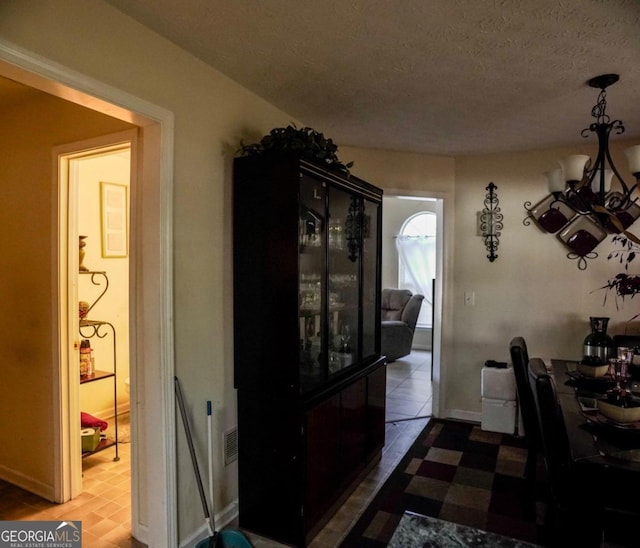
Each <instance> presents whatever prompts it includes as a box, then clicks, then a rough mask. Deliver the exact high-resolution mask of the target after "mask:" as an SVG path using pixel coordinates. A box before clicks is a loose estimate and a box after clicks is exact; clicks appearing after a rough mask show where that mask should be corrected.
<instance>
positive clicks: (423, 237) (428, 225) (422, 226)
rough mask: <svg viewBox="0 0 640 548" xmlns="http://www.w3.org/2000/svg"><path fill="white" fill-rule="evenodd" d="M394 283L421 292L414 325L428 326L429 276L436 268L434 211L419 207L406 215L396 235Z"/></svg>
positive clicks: (430, 287)
mask: <svg viewBox="0 0 640 548" xmlns="http://www.w3.org/2000/svg"><path fill="white" fill-rule="evenodd" d="M396 247H397V248H398V258H399V265H398V287H400V288H402V289H409V290H410V291H411V292H413V293H420V294H422V295H424V300H423V301H422V308H421V309H420V315H419V316H418V327H432V317H433V314H432V311H433V279H434V278H435V272H436V215H435V213H431V212H429V211H421V212H419V213H416V214H414V215H412V216H411V217H409V218H408V219H407V220H406V221H405V222H404V223H403V224H402V228H401V229H400V234H398V237H397V238H396Z"/></svg>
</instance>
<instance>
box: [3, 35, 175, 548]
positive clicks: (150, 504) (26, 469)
mask: <svg viewBox="0 0 640 548" xmlns="http://www.w3.org/2000/svg"><path fill="white" fill-rule="evenodd" d="M0 77H4V78H8V79H11V80H13V81H15V82H18V83H20V84H22V85H25V86H28V87H31V88H33V89H35V90H38V91H40V92H44V93H45V94H48V95H49V96H50V97H54V98H57V99H63V101H61V103H60V104H66V105H76V106H80V107H82V108H84V109H86V116H87V117H88V119H94V120H95V117H96V113H98V116H100V115H106V116H109V117H111V118H112V119H114V120H120V121H124V122H127V123H129V124H132V125H133V126H135V128H136V131H137V132H138V134H139V136H140V142H141V143H143V146H141V149H140V153H139V163H138V168H139V169H138V173H139V181H138V182H139V184H138V188H137V189H136V192H137V193H138V194H139V195H140V196H144V201H142V200H139V201H135V200H134V201H133V203H135V204H137V205H136V206H135V207H134V208H132V211H131V218H132V219H131V220H132V227H133V226H135V227H137V228H136V229H135V230H132V233H133V234H135V239H134V240H132V242H131V250H130V252H131V253H130V261H131V266H132V268H134V269H135V276H132V280H133V282H134V283H133V284H132V287H131V306H130V311H131V314H130V318H131V326H132V328H131V329H132V337H131V342H132V344H131V352H130V354H131V358H132V362H135V363H136V370H135V373H134V376H135V379H132V383H131V392H132V393H131V401H132V406H136V407H137V408H138V409H139V413H138V414H137V416H138V420H137V421H136V423H134V424H132V425H131V426H132V431H134V430H135V431H137V437H138V438H140V439H142V441H141V443H140V444H139V447H138V450H136V451H134V453H133V454H132V462H133V465H132V485H133V486H134V490H135V492H137V496H135V497H134V498H135V501H134V505H133V507H132V529H133V533H134V536H135V537H136V538H137V539H139V540H141V541H143V542H145V543H146V544H148V545H153V546H159V547H164V546H167V547H168V546H174V545H175V544H176V542H177V541H176V539H177V523H176V514H177V511H176V485H175V483H176V479H175V439H174V438H175V434H174V430H175V428H174V425H175V413H174V406H173V383H172V379H173V371H174V366H173V355H174V352H173V335H172V329H171V317H172V310H171V307H172V285H173V284H172V249H171V241H172V238H171V218H172V216H171V203H172V202H171V200H172V191H171V181H172V172H173V166H172V158H173V150H172V148H173V115H172V113H170V112H169V111H166V110H164V109H162V108H160V107H157V106H155V105H152V104H150V103H147V102H146V101H144V100H140V99H138V98H134V97H131V96H129V95H127V94H126V93H122V92H120V91H118V90H117V89H114V88H112V87H110V86H108V85H105V84H102V83H101V82H98V81H95V80H91V79H89V78H86V77H85V76H83V75H80V74H77V73H75V72H73V71H69V70H67V69H65V68H64V67H61V66H59V65H56V64H55V63H49V62H48V61H47V60H46V59H43V58H42V57H36V56H33V57H32V56H30V55H29V54H28V53H27V52H24V51H21V52H18V53H16V52H15V51H14V50H13V49H12V48H10V47H6V46H5V45H4V44H2V43H0ZM98 96H99V97H100V98H98ZM12 108H13V107H12ZM82 116H85V115H84V114H83V115H82ZM28 119H29V120H32V121H33V122H34V123H40V124H41V125H42V124H45V123H47V122H48V123H51V122H52V120H53V118H52V117H51V116H46V117H39V118H38V117H30V118H28ZM72 119H73V118H72ZM16 120H17V122H21V123H22V129H21V131H20V132H17V134H16V135H19V136H27V135H29V136H31V140H32V141H33V140H34V139H33V136H42V135H46V134H47V133H48V132H49V131H50V129H51V128H50V127H48V126H47V127H46V128H44V129H43V128H42V127H36V128H34V129H33V130H32V131H31V132H29V131H28V130H26V129H25V127H24V124H25V120H26V119H25V118H24V117H20V118H18V117H16ZM75 121H76V122H77V119H75ZM68 123H71V122H70V121H69V122H68ZM71 127H72V128H73V130H74V131H75V136H76V138H77V137H78V131H77V128H76V127H75V126H71ZM120 127H121V126H120ZM129 127H131V126H129ZM111 131H114V129H111ZM94 134H95V133H94ZM80 137H81V135H80ZM14 140H15V139H14ZM69 140H71V139H66V140H61V141H58V142H67V141H69ZM25 146H26V147H28V146H30V145H29V143H28V142H27V143H25ZM50 151H51V148H50V149H49V155H50ZM8 157H10V156H8ZM49 158H50V156H49ZM53 160H54V164H57V158H54V159H53ZM44 164H45V165H46V166H47V167H49V168H50V167H51V160H50V159H49V161H47V160H46V159H45V162H44ZM39 165H42V162H40V164H39ZM10 166H13V167H14V168H17V167H19V166H21V167H23V168H24V167H29V168H31V167H34V166H33V165H30V164H28V163H22V164H19V165H18V164H17V163H16V162H11V163H10ZM54 170H55V167H54ZM50 173H51V170H50V169H49V175H48V176H47V175H45V176H44V178H42V177H39V178H34V177H31V178H30V179H29V178H27V180H28V183H27V182H26V181H25V185H24V187H25V189H27V190H28V191H30V192H31V193H32V195H33V192H34V184H33V181H37V182H39V183H42V182H45V184H49V185H50V186H49V187H48V189H43V190H44V192H47V190H48V192H47V193H46V195H45V194H44V193H43V194H41V195H39V199H40V200H41V201H42V203H43V204H46V207H49V209H46V208H45V209H43V210H42V212H41V213H40V218H41V220H42V221H43V223H42V224H43V225H44V226H43V228H42V229H41V230H39V232H38V233H37V236H38V237H37V238H33V239H32V240H33V241H34V242H37V243H38V246H39V247H38V248H37V249H38V254H37V256H35V255H34V259H35V258H37V259H39V263H38V264H37V267H38V268H35V269H34V268H32V269H31V270H30V271H31V272H32V273H38V274H40V275H41V276H46V277H47V279H44V280H42V283H38V284H35V283H34V284H32V285H30V286H29V287H30V288H34V289H35V290H36V292H38V291H40V289H42V291H40V292H42V293H43V296H40V294H39V293H38V294H37V295H36V297H37V299H36V302H42V305H41V306H40V309H39V314H37V315H33V316H32V317H34V318H39V319H42V320H43V321H45V322H48V323H47V324H46V331H44V332H41V333H42V334H46V336H44V337H40V338H39V339H38V340H39V342H41V341H43V340H44V341H46V344H49V345H50V348H49V351H48V352H47V351H45V352H40V353H38V354H37V356H42V360H41V363H39V364H38V365H37V367H33V368H32V370H31V373H32V377H31V378H39V379H41V380H42V382H43V383H45V384H46V386H44V385H43V387H42V388H38V389H34V387H33V386H32V387H31V390H30V391H29V392H27V394H29V393H35V394H38V395H39V396H40V397H44V401H43V402H39V403H38V404H37V405H32V406H31V409H32V411H33V413H32V414H35V415H37V414H39V415H38V416H37V417H34V420H33V421H32V424H37V425H38V426H39V427H40V428H41V429H42V432H43V437H44V438H46V440H42V439H41V443H40V445H45V446H48V447H51V448H52V451H53V453H54V458H53V459H49V458H48V457H47V459H43V455H42V453H41V452H38V451H37V450H35V448H34V449H33V450H32V451H31V455H30V456H29V455H28V458H27V459H22V460H21V456H23V455H22V454H20V455H16V458H14V459H13V460H12V461H11V462H10V463H9V465H10V466H11V467H12V468H11V469H9V466H5V467H3V475H4V473H5V472H7V471H9V472H13V477H12V478H11V480H12V482H13V483H15V484H23V485H26V486H27V487H28V489H29V490H30V491H31V492H38V493H42V495H41V496H44V498H46V499H47V500H60V499H62V500H64V499H65V495H64V490H65V489H69V487H68V486H65V485H62V481H60V480H59V478H62V477H63V474H61V473H60V471H61V470H62V469H63V468H64V467H70V465H71V463H72V460H73V458H75V457H74V455H73V454H72V453H74V448H73V447H71V446H70V444H68V443H65V442H64V440H65V439H76V438H75V436H70V435H69V429H70V428H71V424H70V423H69V422H68V421H65V420H64V417H65V416H68V412H67V413H66V415H65V412H61V411H60V410H61V409H62V407H63V405H64V404H63V403H61V402H65V401H68V395H67V394H66V393H65V391H66V390H67V389H68V386H69V378H68V374H66V375H65V374H64V373H61V371H60V368H59V367H58V364H59V363H70V361H69V360H70V357H69V353H68V351H67V349H64V348H61V347H60V345H59V344H57V341H59V340H60V338H59V331H60V330H62V329H64V325H62V324H61V323H60V320H59V318H60V314H59V311H58V306H60V303H61V302H64V303H65V304H64V306H65V307H66V297H65V298H64V299H61V287H62V284H63V280H66V279H68V278H67V277H66V273H63V272H62V271H61V270H60V269H59V268H58V266H57V265H56V262H57V257H58V256H59V254H60V253H61V252H63V251H64V252H65V253H66V250H61V249H60V245H59V238H58V237H57V234H55V227H57V226H58V220H57V212H58V207H57V204H56V200H55V198H53V199H52V197H55V196H56V192H55V190H53V186H51V185H55V184H56V182H55V181H51V178H50ZM23 178H24V176H23ZM7 180H11V182H12V183H13V186H14V187H16V184H15V183H16V180H20V179H19V178H18V179H17V178H16V177H12V178H11V179H7ZM45 196H46V197H45ZM30 202H31V200H26V201H25V202H24V203H26V204H30ZM38 203H39V204H40V203H41V202H38ZM31 209H33V207H31ZM23 210H24V208H14V211H15V212H16V213H18V212H20V211H23ZM14 217H18V215H14ZM33 230H36V228H30V232H28V233H25V234H24V236H27V237H28V235H29V234H31V233H32V232H33ZM14 234H16V232H15V231H14ZM143 242H144V245H142V243H143ZM21 296H23V297H24V295H22V294H21ZM143 303H144V305H143ZM19 323H20V322H17V321H16V316H15V314H14V317H13V319H12V324H13V325H18V324H19ZM23 323H24V322H23ZM27 323H28V322H27ZM65 325H66V323H65ZM32 331H33V329H32ZM28 336H29V337H30V339H29V340H33V338H32V332H30V333H29V334H28ZM13 346H14V347H16V348H19V346H17V345H13ZM21 353H22V354H24V351H22V352H21ZM35 355H36V354H31V356H32V357H33V356H35ZM35 370H37V371H38V373H37V374H33V373H34V371H35ZM20 378H23V376H19V375H16V379H17V382H18V381H19V379H20ZM134 386H135V389H134ZM27 399H28V398H27ZM67 411H68V410H67ZM7 435H10V432H7ZM135 435H136V434H134V436H135ZM79 443H80V442H78V450H79V448H80V447H79ZM3 445H9V446H11V444H3ZM25 454H27V453H25ZM22 465H24V466H23V468H21V467H20V466H22ZM66 498H67V499H68V496H66ZM70 519H71V518H70Z"/></svg>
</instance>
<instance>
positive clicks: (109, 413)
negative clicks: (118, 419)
mask: <svg viewBox="0 0 640 548" xmlns="http://www.w3.org/2000/svg"><path fill="white" fill-rule="evenodd" d="M113 411H114V409H113V406H111V407H107V408H105V409H101V410H99V411H87V413H89V414H90V415H93V416H94V417H96V418H98V419H102V420H103V421H109V420H111V419H113ZM116 412H117V413H118V415H124V414H125V413H129V402H124V403H119V404H118V407H117V408H116Z"/></svg>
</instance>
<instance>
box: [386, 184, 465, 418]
mask: <svg viewBox="0 0 640 548" xmlns="http://www.w3.org/2000/svg"><path fill="white" fill-rule="evenodd" d="M398 196H407V197H412V198H416V199H420V198H424V199H435V201H436V219H437V221H436V222H437V230H436V281H435V291H434V295H433V300H434V303H433V305H434V306H433V348H432V349H431V352H432V357H433V370H432V377H433V384H432V388H433V404H432V413H433V416H434V417H440V416H443V414H444V410H445V405H444V397H442V396H443V395H444V394H445V393H446V386H445V381H446V377H445V375H444V373H445V368H444V367H442V364H443V363H446V351H445V349H444V345H443V339H444V335H443V333H446V327H444V324H445V323H446V319H447V316H449V317H450V315H447V314H446V312H445V310H446V306H447V301H446V299H445V289H446V287H447V281H446V276H447V273H448V272H451V269H450V268H447V265H446V263H447V260H448V256H449V254H448V253H446V247H445V246H446V243H447V242H446V237H445V234H446V231H447V226H446V223H445V221H446V218H447V215H445V211H447V210H448V209H449V208H450V207H452V200H451V199H450V197H449V195H448V193H443V192H427V191H415V190H402V189H385V191H384V197H385V198H394V197H398ZM383 215H384V212H383ZM451 218H452V216H451Z"/></svg>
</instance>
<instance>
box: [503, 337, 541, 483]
mask: <svg viewBox="0 0 640 548" xmlns="http://www.w3.org/2000/svg"><path fill="white" fill-rule="evenodd" d="M509 352H510V354H511V363H512V364H513V373H514V375H515V378H516V391H517V393H518V405H519V406H520V414H521V416H522V424H523V425H524V434H525V441H526V442H527V464H526V466H525V470H524V476H525V478H526V479H527V481H528V482H529V485H530V486H531V485H534V484H535V480H536V465H537V460H538V453H539V451H540V426H539V425H538V417H537V415H536V405H535V402H534V401H533V393H532V392H531V386H530V385H529V378H528V375H527V367H528V365H529V353H528V351H527V344H526V342H525V340H524V339H523V338H522V337H514V338H513V339H512V340H511V342H510V343H509Z"/></svg>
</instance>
